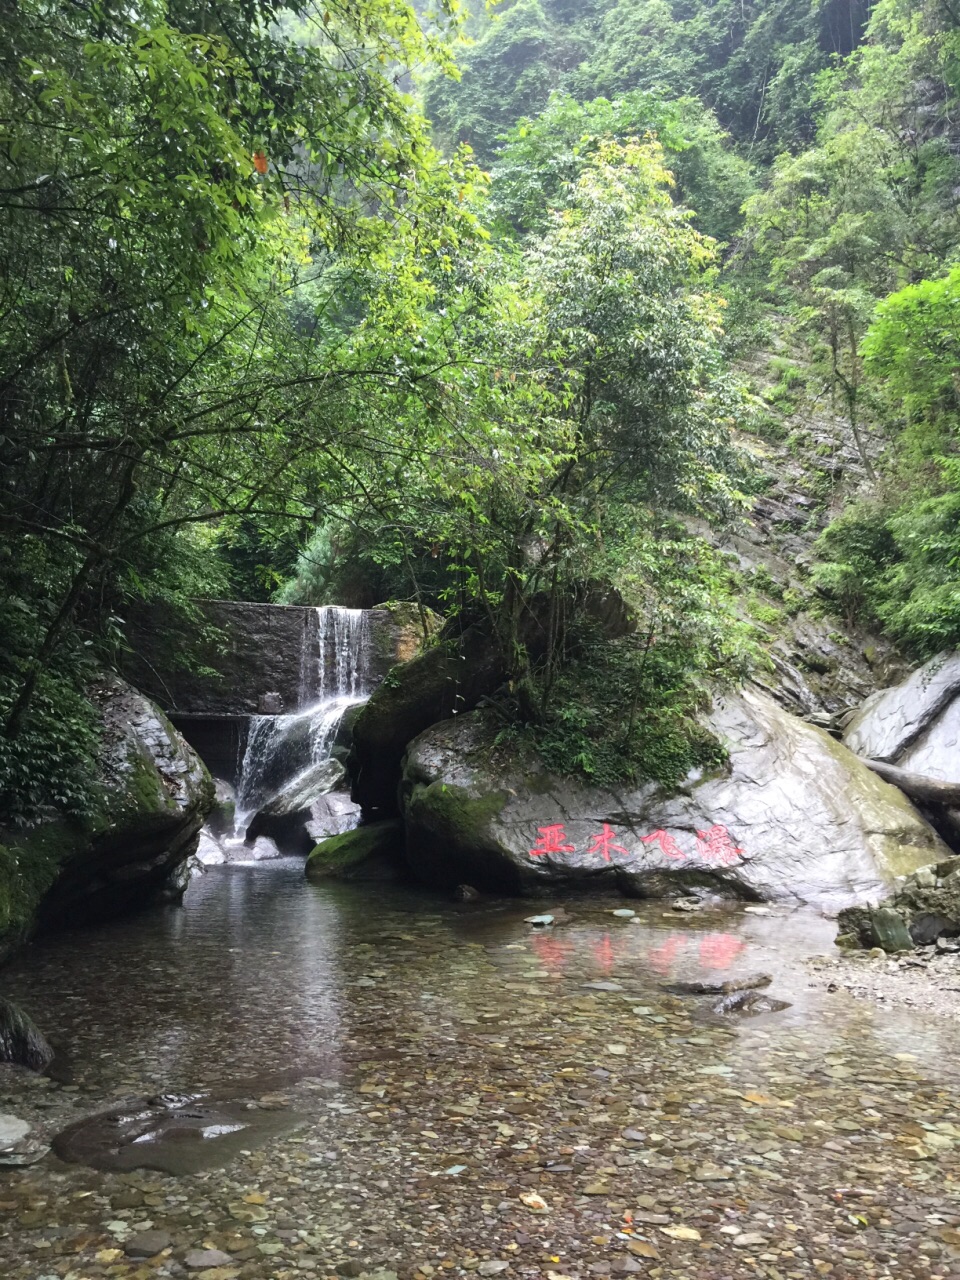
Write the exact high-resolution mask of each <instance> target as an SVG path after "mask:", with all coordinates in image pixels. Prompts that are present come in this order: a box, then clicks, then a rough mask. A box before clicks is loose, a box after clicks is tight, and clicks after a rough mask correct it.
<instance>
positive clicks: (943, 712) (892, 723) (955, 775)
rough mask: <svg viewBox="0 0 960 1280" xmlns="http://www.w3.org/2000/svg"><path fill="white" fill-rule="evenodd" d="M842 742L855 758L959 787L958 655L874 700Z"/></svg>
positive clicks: (924, 668) (924, 669) (926, 668)
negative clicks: (874, 761)
mask: <svg viewBox="0 0 960 1280" xmlns="http://www.w3.org/2000/svg"><path fill="white" fill-rule="evenodd" d="M843 741H844V745H845V746H847V747H849V748H850V750H851V751H853V752H855V753H856V754H857V755H858V756H865V757H867V758H869V759H872V760H882V761H885V762H887V763H889V764H896V765H897V766H899V767H900V768H901V769H907V770H909V771H910V772H912V773H919V774H924V775H925V776H926V777H929V778H939V779H940V780H941V781H943V782H960V756H958V752H957V746H958V742H960V652H958V653H943V654H940V655H938V656H937V657H936V658H933V659H931V661H930V662H928V663H926V665H925V666H922V667H921V668H920V669H919V670H918V671H914V673H913V674H912V675H911V676H909V677H908V679H906V680H904V681H903V683H902V684H898V685H895V686H894V687H893V688H892V689H882V690H880V692H878V693H875V694H872V695H871V696H870V697H869V698H867V700H866V701H865V702H864V703H863V705H862V706H861V707H860V708H859V710H858V711H857V712H856V713H855V715H854V716H853V718H852V720H851V721H850V723H849V724H848V725H847V728H846V732H845V733H844V735H843Z"/></svg>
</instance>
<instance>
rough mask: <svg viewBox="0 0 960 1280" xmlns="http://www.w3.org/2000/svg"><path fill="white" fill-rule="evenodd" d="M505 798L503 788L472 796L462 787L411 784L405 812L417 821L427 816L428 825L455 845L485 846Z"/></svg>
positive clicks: (506, 798) (502, 807)
mask: <svg viewBox="0 0 960 1280" xmlns="http://www.w3.org/2000/svg"><path fill="white" fill-rule="evenodd" d="M508 799H509V794H508V793H507V792H506V791H487V792H484V794H483V795H479V796H472V795H471V794H470V792H469V791H467V790H466V788H464V787H454V786H451V785H450V784H449V783H448V782H433V783H431V784H430V786H428V787H423V786H420V787H414V789H413V791H412V793H411V795H410V800H409V808H408V813H409V815H410V817H411V819H413V820H415V821H417V822H421V821H423V819H424V816H425V815H429V818H428V819H427V821H428V823H429V826H430V828H431V829H432V830H433V831H436V832H439V833H441V834H442V835H443V836H444V837H445V838H447V839H449V840H450V842H451V844H453V845H455V846H456V847H458V848H466V849H477V848H486V847H487V846H488V845H489V843H490V836H489V833H488V828H489V824H490V823H491V822H492V821H493V820H494V819H495V818H498V817H499V816H500V814H501V813H502V812H503V810H504V807H505V806H506V803H507V801H508Z"/></svg>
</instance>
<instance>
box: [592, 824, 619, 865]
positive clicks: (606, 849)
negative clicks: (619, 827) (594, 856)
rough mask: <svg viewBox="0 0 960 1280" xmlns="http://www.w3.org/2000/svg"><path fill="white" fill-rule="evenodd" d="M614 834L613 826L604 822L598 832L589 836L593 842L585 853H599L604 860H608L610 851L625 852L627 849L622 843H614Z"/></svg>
mask: <svg viewBox="0 0 960 1280" xmlns="http://www.w3.org/2000/svg"><path fill="white" fill-rule="evenodd" d="M616 834H617V833H616V832H615V831H614V829H613V827H611V826H610V823H609V822H605V823H604V824H603V830H602V831H601V832H600V834H599V835H595V836H591V837H590V839H591V840H592V841H593V844H592V845H591V846H590V848H589V849H588V850H587V854H588V855H589V854H591V853H599V855H600V857H601V858H603V860H604V862H609V861H610V853H611V851H612V852H613V853H627V852H628V850H626V849H625V848H624V847H623V845H622V844H615V843H614V836H615V835H616Z"/></svg>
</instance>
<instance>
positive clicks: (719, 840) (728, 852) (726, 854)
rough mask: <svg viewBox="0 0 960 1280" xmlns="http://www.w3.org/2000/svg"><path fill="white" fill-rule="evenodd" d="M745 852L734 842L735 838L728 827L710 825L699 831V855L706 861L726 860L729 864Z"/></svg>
mask: <svg viewBox="0 0 960 1280" xmlns="http://www.w3.org/2000/svg"><path fill="white" fill-rule="evenodd" d="M742 853H743V850H742V849H738V848H737V846H736V845H735V844H734V843H733V838H732V837H731V835H730V832H729V831H728V830H727V828H726V827H709V828H708V829H707V830H706V831H698V832H697V857H698V858H703V860H704V862H724V863H727V864H728V865H729V864H730V863H732V862H736V860H737V859H738V858H739V857H740V856H741V854H742Z"/></svg>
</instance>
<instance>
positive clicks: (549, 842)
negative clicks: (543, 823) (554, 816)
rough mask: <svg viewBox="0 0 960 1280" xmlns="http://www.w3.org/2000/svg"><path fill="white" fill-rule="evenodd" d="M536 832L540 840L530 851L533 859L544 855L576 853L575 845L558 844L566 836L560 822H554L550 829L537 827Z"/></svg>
mask: <svg viewBox="0 0 960 1280" xmlns="http://www.w3.org/2000/svg"><path fill="white" fill-rule="evenodd" d="M537 830H538V831H539V832H540V839H539V840H538V841H537V843H536V844H535V845H534V846H533V848H532V849H531V850H530V853H531V854H532V855H533V857H535V858H539V857H542V856H543V854H545V853H574V852H575V851H576V846H575V845H572V844H561V843H560V841H561V840H565V839H566V836H567V833H566V832H565V831H564V829H563V823H562V822H555V823H554V824H553V825H552V826H550V827H537Z"/></svg>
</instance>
